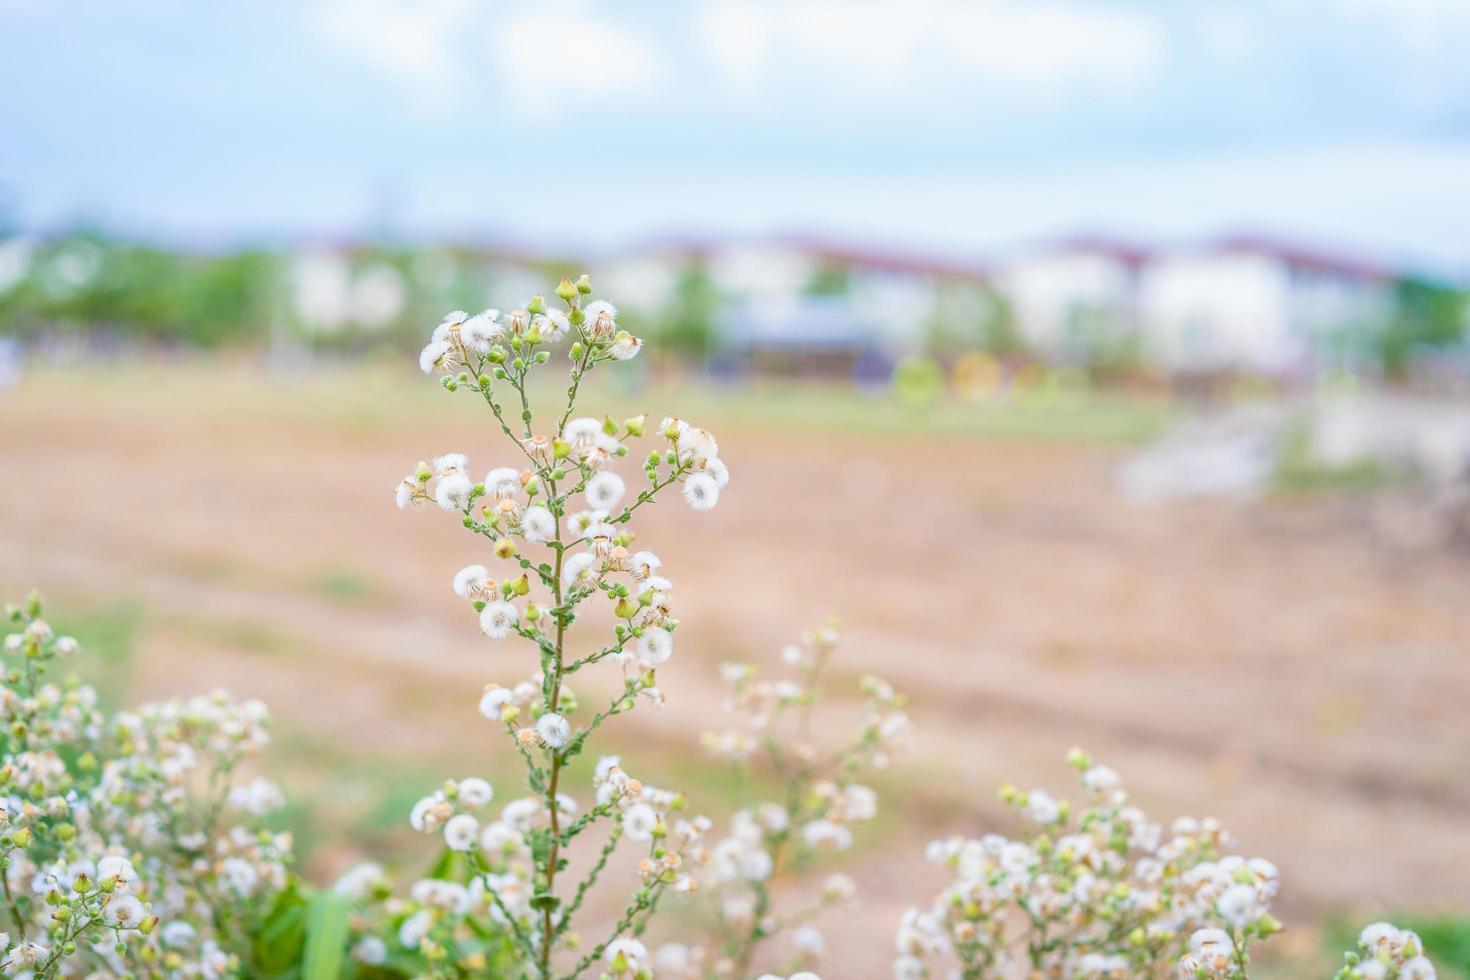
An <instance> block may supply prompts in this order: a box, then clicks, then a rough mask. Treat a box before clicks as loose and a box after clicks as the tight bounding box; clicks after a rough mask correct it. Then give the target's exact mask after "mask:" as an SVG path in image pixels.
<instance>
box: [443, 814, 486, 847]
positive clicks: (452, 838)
mask: <svg viewBox="0 0 1470 980" xmlns="http://www.w3.org/2000/svg"><path fill="white" fill-rule="evenodd" d="M479 837H480V821H478V820H476V819H475V818H474V817H472V816H470V815H469V814H468V813H460V814H456V815H455V816H452V817H450V818H449V820H448V822H447V823H445V824H444V843H445V844H447V845H449V849H450V850H451V851H469V850H472V849H474V846H475V842H476V841H477V840H478V839H479Z"/></svg>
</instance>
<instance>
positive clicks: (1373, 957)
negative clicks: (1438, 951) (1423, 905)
mask: <svg viewBox="0 0 1470 980" xmlns="http://www.w3.org/2000/svg"><path fill="white" fill-rule="evenodd" d="M1344 958H1345V959H1346V961H1347V962H1346V963H1345V964H1344V966H1343V968H1342V969H1341V970H1339V971H1338V973H1337V980H1434V978H1435V972H1434V964H1433V963H1431V962H1429V958H1428V957H1427V956H1425V955H1424V944H1423V943H1421V942H1420V941H1419V937H1418V936H1417V935H1416V934H1415V933H1413V932H1411V931H1410V930H1408V929H1399V928H1397V927H1396V926H1393V925H1390V924H1389V923H1387V922H1375V923H1373V924H1372V925H1371V926H1368V927H1367V928H1366V929H1364V930H1363V931H1362V932H1361V933H1359V934H1358V949H1357V951H1356V952H1351V953H1348V954H1347V955H1346V956H1345V957H1344Z"/></svg>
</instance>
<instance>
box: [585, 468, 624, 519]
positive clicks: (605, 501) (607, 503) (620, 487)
mask: <svg viewBox="0 0 1470 980" xmlns="http://www.w3.org/2000/svg"><path fill="white" fill-rule="evenodd" d="M625 492H627V486H626V485H625V484H624V483H623V478H622V477H620V476H618V475H617V474H616V473H609V472H608V471H606V470H604V471H602V472H601V473H598V474H597V475H595V476H593V477H592V478H591V479H590V480H588V481H587V490H586V496H587V506H588V507H590V508H592V509H593V510H600V511H610V510H612V509H613V508H614V507H616V506H617V505H618V501H620V500H622V499H623V494H624V493H625Z"/></svg>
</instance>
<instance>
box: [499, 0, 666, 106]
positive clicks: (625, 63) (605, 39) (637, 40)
mask: <svg viewBox="0 0 1470 980" xmlns="http://www.w3.org/2000/svg"><path fill="white" fill-rule="evenodd" d="M495 52H496V56H497V61H498V62H499V64H500V67H501V69H502V70H503V72H504V82H505V84H506V86H507V87H508V89H509V91H510V93H511V94H512V96H513V97H514V99H515V103H516V107H517V108H519V109H521V110H523V111H527V112H533V113H534V112H554V111H556V110H558V109H561V108H565V107H567V106H570V105H576V104H585V103H586V102H588V101H591V100H596V101H609V100H613V99H621V98H627V97H629V96H636V95H639V94H642V93H645V92H648V91H651V90H653V88H654V87H655V86H656V83H657V82H658V81H659V79H660V78H662V77H664V76H665V74H666V73H667V66H666V64H665V62H664V59H663V56H662V53H661V52H660V50H659V48H658V47H657V46H656V45H655V43H654V42H653V40H652V39H651V38H649V37H647V36H646V35H644V34H642V33H640V32H639V31H637V30H634V29H632V28H630V27H625V26H621V25H618V24H614V23H612V22H611V21H607V20H603V19H601V18H599V17H597V16H595V15H593V14H592V13H590V12H589V11H588V10H586V9H584V8H582V7H581V6H580V5H575V4H570V5H559V6H557V7H553V8H551V9H545V8H543V9H535V10H528V11H527V12H525V13H519V14H515V15H512V16H511V17H510V18H509V19H508V20H507V21H506V22H505V23H504V24H503V25H501V27H500V29H499V31H498V33H497V35H496V41H495Z"/></svg>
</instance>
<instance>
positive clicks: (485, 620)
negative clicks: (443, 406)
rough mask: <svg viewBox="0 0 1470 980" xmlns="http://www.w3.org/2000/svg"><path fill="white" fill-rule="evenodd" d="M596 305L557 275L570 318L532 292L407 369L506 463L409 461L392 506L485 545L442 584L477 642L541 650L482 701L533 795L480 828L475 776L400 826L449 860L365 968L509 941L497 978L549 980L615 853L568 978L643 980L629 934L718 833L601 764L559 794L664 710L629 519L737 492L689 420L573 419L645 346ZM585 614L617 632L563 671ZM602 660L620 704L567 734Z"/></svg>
mask: <svg viewBox="0 0 1470 980" xmlns="http://www.w3.org/2000/svg"><path fill="white" fill-rule="evenodd" d="M590 291H591V286H590V284H589V283H588V282H587V279H586V277H583V278H582V279H580V280H578V281H577V282H575V283H574V282H571V281H569V280H565V279H564V280H562V282H561V285H560V286H559V288H558V289H557V291H556V295H557V297H558V298H559V299H560V300H561V301H562V303H563V304H564V306H565V309H564V310H553V309H550V308H548V305H547V303H546V301H545V300H544V299H543V298H542V297H540V296H537V297H534V298H532V299H531V300H530V301H529V302H528V303H527V304H526V305H525V308H524V309H518V310H514V311H512V312H510V313H500V312H498V311H496V310H485V311H484V312H482V313H478V314H476V315H474V316H468V315H466V314H465V313H463V312H460V311H456V312H454V313H451V314H449V315H448V316H446V317H445V318H444V321H443V322H442V323H440V324H439V325H438V326H437V327H436V328H435V329H434V331H433V335H432V337H431V339H430V342H429V344H428V346H427V347H425V348H424V350H423V353H422V355H421V356H420V360H419V363H420V366H421V367H422V368H423V369H424V370H425V371H426V372H430V373H433V372H439V373H440V374H441V384H442V385H443V387H444V388H445V389H446V390H448V391H456V392H457V391H468V392H472V393H475V394H477V395H479V396H480V399H481V400H482V401H483V402H484V403H485V405H486V406H488V408H489V409H490V412H491V414H492V415H493V416H494V418H495V420H496V422H497V424H498V425H499V428H500V430H501V432H502V433H503V434H504V435H505V436H506V438H507V441H508V443H509V445H508V446H507V449H508V450H509V452H510V453H512V454H513V457H512V460H511V461H510V464H509V465H501V466H496V467H493V468H491V469H490V470H488V471H487V472H486V473H485V475H484V477H483V479H480V480H475V479H473V478H472V477H471V476H470V462H469V459H468V458H467V457H466V456H465V455H464V454H462V453H457V452H455V453H446V454H442V455H439V456H437V457H434V458H433V459H432V460H431V461H429V462H421V463H419V464H418V465H417V466H416V467H415V468H414V470H413V472H412V473H410V474H409V475H408V476H407V477H405V478H404V479H403V481H402V482H401V483H400V484H399V485H398V488H397V490H396V500H397V503H398V505H399V507H400V508H410V507H417V508H423V507H427V506H428V505H430V504H433V505H436V506H437V507H439V508H440V509H442V510H445V511H449V512H451V513H455V514H458V515H459V518H460V522H461V523H462V524H463V526H464V527H465V528H466V529H468V530H469V531H470V532H471V534H473V535H475V536H476V537H477V538H480V539H482V542H481V545H482V547H483V549H484V556H485V557H484V558H482V559H481V561H480V562H478V563H475V564H470V565H466V566H465V567H463V568H461V569H460V570H459V571H458V572H457V573H455V574H454V575H453V577H452V581H451V587H452V588H453V590H454V592H455V594H456V595H458V596H460V597H461V598H463V599H464V600H466V602H467V603H469V604H470V606H471V607H472V609H473V612H474V614H475V616H476V618H477V620H478V624H479V629H480V632H481V633H482V634H483V635H484V636H485V637H487V638H488V639H489V640H492V641H501V640H506V639H509V638H518V639H520V640H523V641H525V642H526V643H527V644H528V645H529V646H530V647H531V649H533V650H534V651H535V660H534V667H533V668H532V669H528V670H527V671H526V673H524V674H522V675H521V676H522V677H525V678H526V679H525V680H520V681H518V682H515V683H513V684H509V685H508V686H501V685H500V684H498V683H492V684H490V685H488V686H487V687H486V688H485V689H484V691H483V692H482V693H481V695H480V698H479V705H478V707H479V714H480V715H481V716H483V717H484V718H485V719H486V720H487V721H488V722H489V723H490V724H491V725H493V726H495V727H496V728H498V729H499V730H500V731H502V732H503V733H504V736H505V738H506V742H507V746H508V748H509V750H510V751H512V752H514V753H516V754H518V755H519V757H520V759H521V761H522V763H523V764H524V766H525V771H526V783H527V788H528V789H529V791H530V794H529V795H527V796H524V797H521V798H518V799H515V800H512V801H510V802H509V803H507V804H506V805H505V806H504V807H503V808H502V809H501V811H500V814H499V817H498V818H496V819H491V820H487V819H486V818H485V816H484V814H483V812H481V811H482V810H483V808H484V807H485V806H486V805H487V804H488V803H489V802H490V798H491V793H490V788H489V784H488V783H485V782H484V781H483V780H478V779H475V780H461V781H459V782H452V783H447V784H446V785H445V786H444V787H443V788H442V789H440V790H438V791H436V792H435V793H434V794H432V795H430V796H427V797H425V798H424V799H423V800H421V801H420V802H419V803H418V804H417V805H416V806H415V807H414V809H413V813H412V814H411V817H410V822H411V823H412V825H413V826H414V828H415V829H417V830H420V831H422V832H425V833H435V834H441V835H442V836H443V838H444V842H445V846H446V848H447V850H448V852H449V853H450V854H451V855H456V856H458V860H455V861H451V862H449V863H447V864H446V865H445V867H444V868H442V869H441V874H439V875H437V876H436V877H435V878H432V879H428V880H427V881H428V882H429V883H428V884H426V883H425V882H419V884H418V885H416V886H414V889H413V893H412V894H411V896H410V898H409V900H408V901H406V902H404V901H395V902H390V903H388V904H389V906H391V908H389V910H388V914H390V915H391V916H393V921H394V922H396V923H397V925H398V931H397V935H396V937H394V938H395V939H396V943H392V944H384V948H383V949H382V950H380V949H378V948H377V947H376V946H374V947H373V948H371V949H369V950H367V952H369V953H374V954H376V953H379V952H382V953H384V954H385V955H391V954H392V953H393V952H394V951H395V950H394V949H393V948H392V947H394V946H396V947H398V948H401V949H407V950H419V951H422V952H423V956H424V959H426V960H427V961H429V963H430V964H431V965H434V966H433V968H434V969H440V968H442V969H444V970H449V969H451V968H460V967H463V966H464V965H465V964H466V963H467V962H471V961H474V962H478V961H477V960H474V958H475V957H476V956H479V955H480V952H481V951H482V950H483V948H484V943H483V942H482V937H483V935H484V934H485V933H486V931H487V930H491V931H498V933H499V934H501V935H503V936H505V937H506V943H507V948H508V949H509V951H510V954H509V955H510V958H511V960H512V961H513V965H512V966H510V967H508V968H507V970H506V972H507V973H511V974H514V975H528V976H536V977H540V978H546V977H551V976H553V975H557V974H558V973H559V972H560V971H561V970H562V969H564V966H565V965H564V964H562V963H561V962H559V960H560V958H559V957H558V955H557V954H558V953H559V952H561V951H563V950H572V949H574V948H580V947H581V946H582V942H581V938H580V936H578V935H577V934H576V932H575V931H574V930H573V928H572V924H573V917H574V915H575V913H576V912H577V911H578V910H579V909H580V908H581V907H582V904H583V901H584V899H585V897H586V896H587V893H588V891H589V890H590V889H591V888H592V886H593V885H595V884H596V883H597V881H598V879H599V877H600V876H601V875H602V873H603V871H604V869H605V868H606V867H607V865H608V862H609V860H610V859H611V857H612V855H613V852H614V851H615V850H616V849H617V848H618V847H619V846H620V844H626V845H631V846H633V847H636V848H638V849H639V850H640V852H641V854H640V860H639V863H638V867H637V879H636V881H633V882H629V883H627V887H628V889H629V890H630V892H631V896H630V898H629V899H628V902H627V905H626V908H625V912H624V915H623V917H622V918H621V920H620V921H619V922H618V923H617V924H616V925H615V926H614V927H613V929H612V930H611V933H610V934H609V935H608V937H607V938H606V939H604V940H603V941H602V942H599V943H596V944H593V945H592V946H591V947H590V949H589V950H588V951H587V952H586V953H584V954H583V955H582V956H581V957H580V959H579V961H578V962H577V963H576V964H575V965H574V966H572V970H571V973H570V974H568V975H569V976H577V975H580V974H581V973H582V972H583V971H585V970H586V969H588V968H589V967H590V966H591V965H592V964H593V963H595V962H597V961H599V960H601V961H603V968H604V969H605V970H606V971H607V972H608V974H609V975H610V976H617V977H621V976H629V977H632V976H639V975H641V974H642V972H643V971H645V969H646V968H647V967H646V963H645V960H646V959H647V957H646V953H645V951H644V949H643V946H642V944H641V941H640V940H639V939H638V936H639V935H641V934H642V932H643V929H644V928H645V927H646V925H647V922H648V919H649V917H650V916H651V915H652V914H653V911H654V909H655V908H656V907H657V904H658V903H659V901H660V900H661V898H662V897H663V896H664V895H665V894H666V893H668V892H673V893H676V894H677V893H689V892H693V891H694V890H695V888H696V884H697V881H698V880H699V879H698V877H697V872H698V868H699V866H700V865H701V864H702V863H703V862H704V859H705V857H706V854H707V851H706V848H705V845H704V837H705V835H706V834H707V833H708V831H709V829H710V826H711V825H710V821H709V820H707V819H705V818H703V817H699V816H685V815H684V813H683V811H684V805H685V804H684V798H683V796H681V795H680V794H678V793H676V792H673V791H669V790H663V789H658V788H655V787H653V786H650V785H648V784H645V783H644V782H642V781H641V780H639V779H636V778H634V777H632V776H631V775H629V774H628V773H627V772H626V771H625V770H624V768H623V766H622V764H621V760H619V759H617V758H615V757H607V758H604V759H602V760H601V761H600V762H599V763H598V764H597V766H596V769H595V771H594V772H593V774H592V780H591V782H592V785H591V787H590V789H591V792H592V794H593V796H594V800H593V802H592V803H591V804H590V805H584V804H582V803H579V802H578V800H577V799H576V798H575V797H574V796H573V795H572V794H571V793H568V792H567V791H566V783H565V780H564V775H565V769H566V766H567V765H568V763H569V762H570V761H571V760H573V759H574V758H576V757H577V756H579V755H581V754H582V752H583V749H584V746H585V744H586V742H587V740H588V738H589V737H590V736H591V735H592V734H593V733H594V732H595V731H596V730H597V729H598V728H600V727H601V726H602V725H603V724H604V723H605V722H607V721H608V720H609V719H611V718H613V717H614V716H616V715H621V714H625V713H627V712H629V711H632V710H634V709H635V708H637V707H638V706H639V705H647V706H652V707H658V706H660V705H662V704H663V701H664V692H663V691H662V690H661V689H660V687H659V686H658V682H657V671H658V668H659V667H660V666H662V665H663V664H665V663H667V662H668V660H669V659H670V657H672V656H673V653H674V646H675V642H674V638H675V635H676V631H677V629H678V626H679V622H678V620H677V619H676V618H675V615H674V607H673V598H672V592H673V583H672V582H671V581H670V580H669V579H668V578H667V577H666V575H665V569H664V565H663V562H662V560H661V559H660V558H659V557H658V555H657V554H655V553H654V552H653V551H650V550H646V549H641V548H638V547H637V546H636V545H635V543H634V542H635V541H636V539H637V533H636V531H635V530H634V528H633V526H632V520H633V517H634V515H635V513H636V512H637V511H638V510H639V509H640V508H642V507H643V506H644V505H646V504H648V503H651V502H653V501H654V500H655V498H656V497H657V496H658V495H659V494H660V493H661V492H662V491H664V490H666V489H668V488H670V487H674V486H676V485H677V486H678V488H679V492H680V494H681V495H682V496H683V498H684V500H685V501H686V502H687V503H688V505H689V506H690V507H692V508H693V509H695V510H708V509H710V508H712V507H714V506H715V505H716V504H717V503H718V501H719V498H720V494H721V492H722V491H723V490H724V488H725V487H726V485H727V484H728V483H729V479H730V473H729V469H728V468H727V467H726V466H725V464H724V462H723V461H722V460H721V459H720V456H719V446H718V444H717V442H716V441H715V438H714V436H712V435H711V434H710V433H709V432H707V431H705V430H704V429H701V428H699V427H697V426H695V425H692V424H691V423H689V422H687V421H685V420H683V419H679V418H673V417H669V418H664V419H663V420H662V421H660V422H659V423H658V424H657V426H650V425H649V424H648V420H647V418H646V417H645V416H637V417H634V418H629V419H625V420H624V421H622V422H620V423H619V422H614V421H613V420H612V419H611V418H596V417H591V416H578V415H576V411H575V409H576V402H577V397H578V394H579V392H580V390H581V386H582V382H583V379H584V378H585V376H586V375H587V373H588V372H590V371H591V370H592V369H593V368H594V367H596V366H597V365H600V364H603V363H607V362H617V361H625V360H628V359H630V358H632V357H635V356H636V355H637V354H638V352H639V351H640V349H641V348H642V341H641V340H640V339H638V338H637V337H635V336H633V335H632V334H631V333H629V332H628V331H626V330H623V329H621V328H620V327H619V326H618V323H617V315H618V313H617V310H616V308H614V307H613V306H612V304H610V303H607V302H603V301H596V302H591V303H587V304H586V305H585V306H584V305H583V299H584V297H585V296H587V294H588V293H590ZM563 338H566V339H567V340H568V341H569V344H568V357H569V359H570V363H571V366H570V378H569V384H568V386H567V389H566V400H565V402H564V404H562V405H560V406H558V408H557V410H556V411H555V412H553V413H552V414H551V415H550V418H551V422H550V424H549V425H546V426H545V427H540V426H538V424H537V418H538V416H537V414H536V413H535V412H534V411H533V409H532V402H533V400H534V399H533V397H532V385H531V383H530V380H529V379H530V377H531V374H532V372H533V371H534V370H535V369H536V368H537V367H539V366H540V365H544V364H546V363H548V362H549V361H550V359H551V350H550V345H551V344H553V343H555V342H557V341H560V340H562V339H563ZM507 404H511V405H516V406H518V410H516V409H507V408H506V405H507ZM645 437H652V438H653V439H654V440H655V441H656V445H655V446H654V447H653V448H652V449H651V450H649V451H648V452H647V453H646V455H644V456H643V457H642V470H643V477H644V481H645V484H644V486H643V488H642V489H638V490H632V489H630V487H629V483H628V480H626V479H625V478H624V476H623V475H620V474H619V473H618V463H619V461H620V460H623V459H624V458H626V457H628V456H629V455H630V454H631V451H632V449H631V447H632V446H633V445H634V444H635V443H636V441H637V440H639V439H642V438H645ZM594 607H596V608H600V609H601V610H603V611H605V612H606V613H610V614H611V617H612V620H613V623H614V625H613V627H612V629H611V631H610V634H611V635H610V636H608V637H607V638H606V639H605V641H603V642H601V643H600V644H598V645H597V647H596V648H595V649H593V650H592V651H591V652H586V653H581V654H579V655H576V656H574V655H572V653H571V648H570V647H569V645H568V638H569V634H570V633H571V631H572V628H573V626H574V624H575V623H577V622H578V620H579V618H580V617H582V616H584V615H585V614H586V613H587V612H588V611H589V610H590V609H592V608H594ZM604 661H606V662H608V663H609V664H611V665H613V666H614V667H615V668H617V670H618V671H619V672H620V674H621V681H620V683H619V684H618V687H617V691H616V693H615V694H614V695H613V697H612V698H611V699H610V700H609V701H608V702H607V703H606V705H605V706H604V707H602V708H601V709H600V710H597V711H595V712H594V713H592V715H591V716H590V717H589V718H587V719H586V720H585V721H582V722H579V721H578V720H577V718H578V713H579V711H580V709H581V703H580V700H579V699H578V697H577V695H576V694H575V692H574V691H573V689H572V686H571V684H570V679H571V678H572V675H574V674H577V673H578V672H580V671H585V670H587V669H589V668H591V667H594V666H595V665H597V664H599V663H602V662H604ZM467 787H472V788H473V790H472V792H469V793H467V792H466V789H467ZM593 832H599V833H600V834H601V837H602V844H601V851H600V859H599V860H598V861H597V862H596V864H595V865H594V866H593V868H592V869H591V870H590V871H589V872H588V873H587V875H586V876H585V877H584V878H583V879H582V880H581V881H580V882H579V883H578V884H577V886H576V887H575V889H574V890H572V891H570V892H568V891H566V890H564V889H562V888H559V887H558V884H559V883H558V876H559V875H560V873H561V872H562V871H563V870H564V868H565V866H566V864H567V861H566V858H565V856H564V855H565V852H566V850H567V849H568V848H570V847H571V845H572V844H573V842H574V841H577V840H579V839H580V838H582V836H583V835H584V834H588V833H593ZM434 881H438V882H440V884H438V885H436V884H433V882H434ZM449 885H452V886H453V887H446V886H449Z"/></svg>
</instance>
